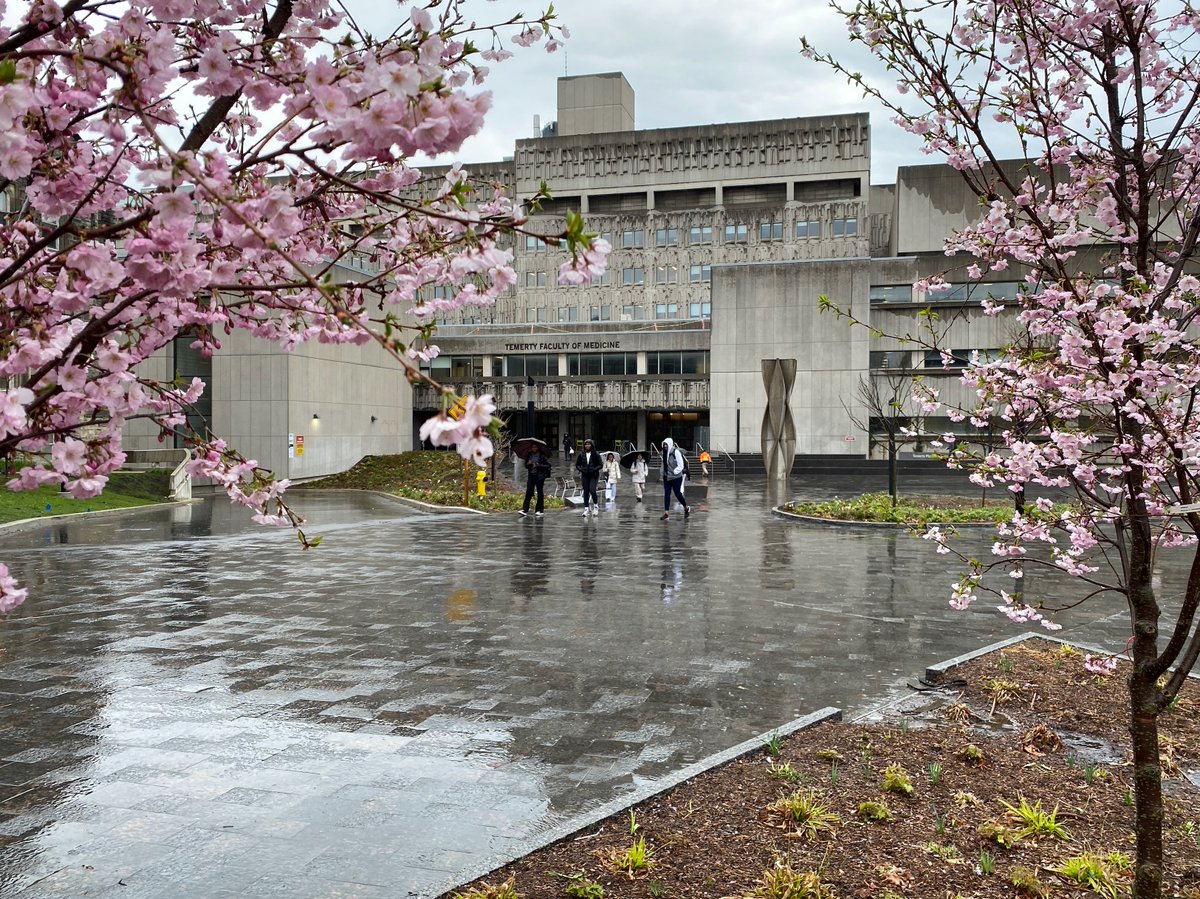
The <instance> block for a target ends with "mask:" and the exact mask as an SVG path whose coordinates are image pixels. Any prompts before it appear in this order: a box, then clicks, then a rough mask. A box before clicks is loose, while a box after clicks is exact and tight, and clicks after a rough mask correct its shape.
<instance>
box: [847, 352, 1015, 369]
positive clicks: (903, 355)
mask: <svg viewBox="0 0 1200 899" xmlns="http://www.w3.org/2000/svg"><path fill="white" fill-rule="evenodd" d="M918 352H919V353H922V364H921V367H922V368H926V369H943V368H947V367H948V368H951V369H960V368H966V367H967V365H968V364H970V362H971V354H972V353H974V352H977V353H978V354H979V356H978V358H979V361H980V362H989V361H991V360H994V359H998V358H999V357H1000V355H1001V351H1000V350H998V349H986V350H964V349H958V350H950V351H949V352H950V364H949V366H947V365H946V364H945V361H944V360H943V359H942V354H941V352H939V351H938V350H925V351H918ZM912 357H913V351H911V350H872V351H871V354H870V361H869V365H870V366H871V368H876V369H885V368H890V369H896V368H898V369H909V368H912V367H913V359H912Z"/></svg>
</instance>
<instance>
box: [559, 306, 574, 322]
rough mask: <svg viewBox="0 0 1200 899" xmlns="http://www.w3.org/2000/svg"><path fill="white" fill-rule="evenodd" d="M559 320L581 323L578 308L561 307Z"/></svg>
mask: <svg viewBox="0 0 1200 899" xmlns="http://www.w3.org/2000/svg"><path fill="white" fill-rule="evenodd" d="M558 320H559V321H560V322H577V321H579V307H578V306H559V307H558Z"/></svg>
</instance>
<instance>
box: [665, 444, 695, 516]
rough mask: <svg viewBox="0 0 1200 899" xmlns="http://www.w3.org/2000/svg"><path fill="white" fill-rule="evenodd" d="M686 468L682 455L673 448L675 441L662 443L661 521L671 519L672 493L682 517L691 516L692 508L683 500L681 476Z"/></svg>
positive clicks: (675, 447) (676, 448)
mask: <svg viewBox="0 0 1200 899" xmlns="http://www.w3.org/2000/svg"><path fill="white" fill-rule="evenodd" d="M686 468H687V467H686V466H685V465H684V462H683V453H682V452H681V451H680V450H679V448H678V447H677V446H675V441H674V440H672V439H671V438H670V437H668V438H666V439H665V440H663V442H662V482H663V513H662V519H661V520H662V521H666V520H667V519H668V518H670V517H671V494H672V493H674V494H675V495H676V496H677V497H679V503H680V505H682V506H683V517H684V518H687V517H688V516H689V515H691V514H692V507H691V506H689V505H688V504H687V500H686V499H684V498H683V475H684V472H685V471H686Z"/></svg>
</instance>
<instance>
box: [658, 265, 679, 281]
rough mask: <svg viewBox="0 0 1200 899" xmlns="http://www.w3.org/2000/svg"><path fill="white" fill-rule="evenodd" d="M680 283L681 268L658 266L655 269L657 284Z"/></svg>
mask: <svg viewBox="0 0 1200 899" xmlns="http://www.w3.org/2000/svg"><path fill="white" fill-rule="evenodd" d="M678 282H679V266H677V265H656V266H655V267H654V283H655V284H677V283H678Z"/></svg>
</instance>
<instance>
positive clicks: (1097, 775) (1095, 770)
mask: <svg viewBox="0 0 1200 899" xmlns="http://www.w3.org/2000/svg"><path fill="white" fill-rule="evenodd" d="M1107 779H1108V772H1107V771H1105V770H1104V768H1102V767H1101V766H1100V765H1097V764H1096V763H1095V762H1084V763H1083V780H1084V782H1085V783H1088V784H1092V783H1095V782H1096V781H1097V780H1107Z"/></svg>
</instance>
